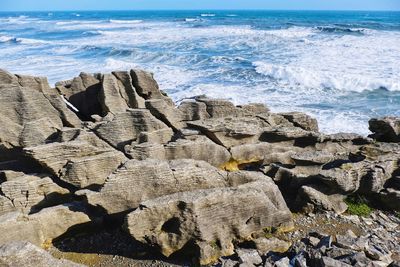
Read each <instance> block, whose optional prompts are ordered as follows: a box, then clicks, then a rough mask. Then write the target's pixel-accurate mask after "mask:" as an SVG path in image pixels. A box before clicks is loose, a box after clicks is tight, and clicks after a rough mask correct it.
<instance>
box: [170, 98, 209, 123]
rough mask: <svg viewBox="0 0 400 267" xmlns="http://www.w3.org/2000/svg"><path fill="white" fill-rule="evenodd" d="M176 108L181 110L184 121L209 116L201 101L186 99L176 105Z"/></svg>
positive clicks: (202, 118)
mask: <svg viewBox="0 0 400 267" xmlns="http://www.w3.org/2000/svg"><path fill="white" fill-rule="evenodd" d="M178 109H179V110H180V111H181V114H182V120H184V121H197V120H204V119H208V118H210V114H208V112H207V106H206V104H204V103H203V102H198V101H194V100H186V101H183V102H182V103H181V104H180V105H179V106H178Z"/></svg>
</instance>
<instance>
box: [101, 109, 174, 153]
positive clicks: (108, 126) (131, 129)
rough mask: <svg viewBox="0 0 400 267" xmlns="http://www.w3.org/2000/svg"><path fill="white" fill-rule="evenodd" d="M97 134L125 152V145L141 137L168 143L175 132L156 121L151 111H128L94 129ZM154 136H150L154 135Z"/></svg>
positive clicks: (113, 116)
mask: <svg viewBox="0 0 400 267" xmlns="http://www.w3.org/2000/svg"><path fill="white" fill-rule="evenodd" d="M94 131H95V132H96V134H97V135H98V136H99V137H100V138H101V139H103V140H105V141H107V143H109V144H110V145H112V146H113V147H115V148H117V149H120V150H123V148H124V146H125V145H128V144H131V143H132V142H133V141H137V140H138V138H139V137H140V135H146V136H147V137H142V138H145V139H146V138H147V139H151V141H153V142H156V141H157V143H161V144H163V143H167V142H168V141H170V140H171V138H172V136H173V131H172V129H170V128H169V127H168V126H167V125H166V124H165V123H163V122H162V121H160V120H158V119H156V118H155V117H154V116H153V115H152V114H151V113H150V111H149V110H146V109H128V110H127V111H126V112H122V113H116V114H114V115H111V116H110V118H107V119H105V120H104V121H102V122H100V123H98V124H97V125H96V126H95V127H94ZM152 134H153V136H149V135H152Z"/></svg>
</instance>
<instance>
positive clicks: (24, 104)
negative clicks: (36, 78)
mask: <svg viewBox="0 0 400 267" xmlns="http://www.w3.org/2000/svg"><path fill="white" fill-rule="evenodd" d="M0 73H2V75H1V76H4V77H8V78H4V79H1V80H0V106H1V111H0V117H1V119H0V121H1V123H2V127H1V128H2V129H1V130H0V145H1V146H3V147H5V148H12V147H18V146H23V145H24V141H25V140H28V141H27V142H34V141H35V140H32V138H29V137H28V136H27V135H29V133H27V132H26V131H25V133H24V135H23V137H21V134H22V132H23V129H24V127H25V125H26V124H27V123H33V122H35V121H37V120H39V119H44V120H46V121H47V122H48V124H47V123H46V124H43V125H42V129H40V128H37V127H34V128H35V130H36V131H37V132H39V134H40V135H39V136H38V137H37V138H36V141H37V140H38V139H40V140H39V141H40V142H42V141H44V140H45V139H47V138H48V137H49V136H46V134H48V133H49V132H50V135H52V134H53V133H54V129H61V128H62V121H61V119H60V118H59V116H58V112H57V110H56V109H54V107H53V106H52V105H51V104H50V102H49V101H48V100H47V99H46V97H45V96H44V95H43V93H41V92H39V91H37V90H36V89H34V88H28V87H22V86H20V84H19V83H18V79H17V77H16V76H14V75H12V74H10V73H7V72H5V71H2V70H0ZM47 126H48V127H47ZM27 127H30V126H27ZM40 137H41V138H40ZM21 141H22V144H21Z"/></svg>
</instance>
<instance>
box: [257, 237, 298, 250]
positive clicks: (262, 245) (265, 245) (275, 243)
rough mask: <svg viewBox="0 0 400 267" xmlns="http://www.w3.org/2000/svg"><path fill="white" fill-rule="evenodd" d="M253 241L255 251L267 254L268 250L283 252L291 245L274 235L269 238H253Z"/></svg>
mask: <svg viewBox="0 0 400 267" xmlns="http://www.w3.org/2000/svg"><path fill="white" fill-rule="evenodd" d="M253 242H254V244H255V247H256V249H257V251H258V252H260V253H261V254H267V253H268V252H279V253H284V252H286V251H287V250H288V249H289V248H290V246H291V243H289V242H286V241H283V240H280V239H278V238H276V237H271V238H264V237H260V238H257V239H255V240H254V241H253Z"/></svg>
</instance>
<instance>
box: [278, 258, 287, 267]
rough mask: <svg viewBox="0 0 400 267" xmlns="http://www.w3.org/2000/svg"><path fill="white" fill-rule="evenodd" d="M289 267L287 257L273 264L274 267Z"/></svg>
mask: <svg viewBox="0 0 400 267" xmlns="http://www.w3.org/2000/svg"><path fill="white" fill-rule="evenodd" d="M288 266H290V260H289V258H288V257H285V258H282V259H280V260H279V261H276V262H275V267H288Z"/></svg>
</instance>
